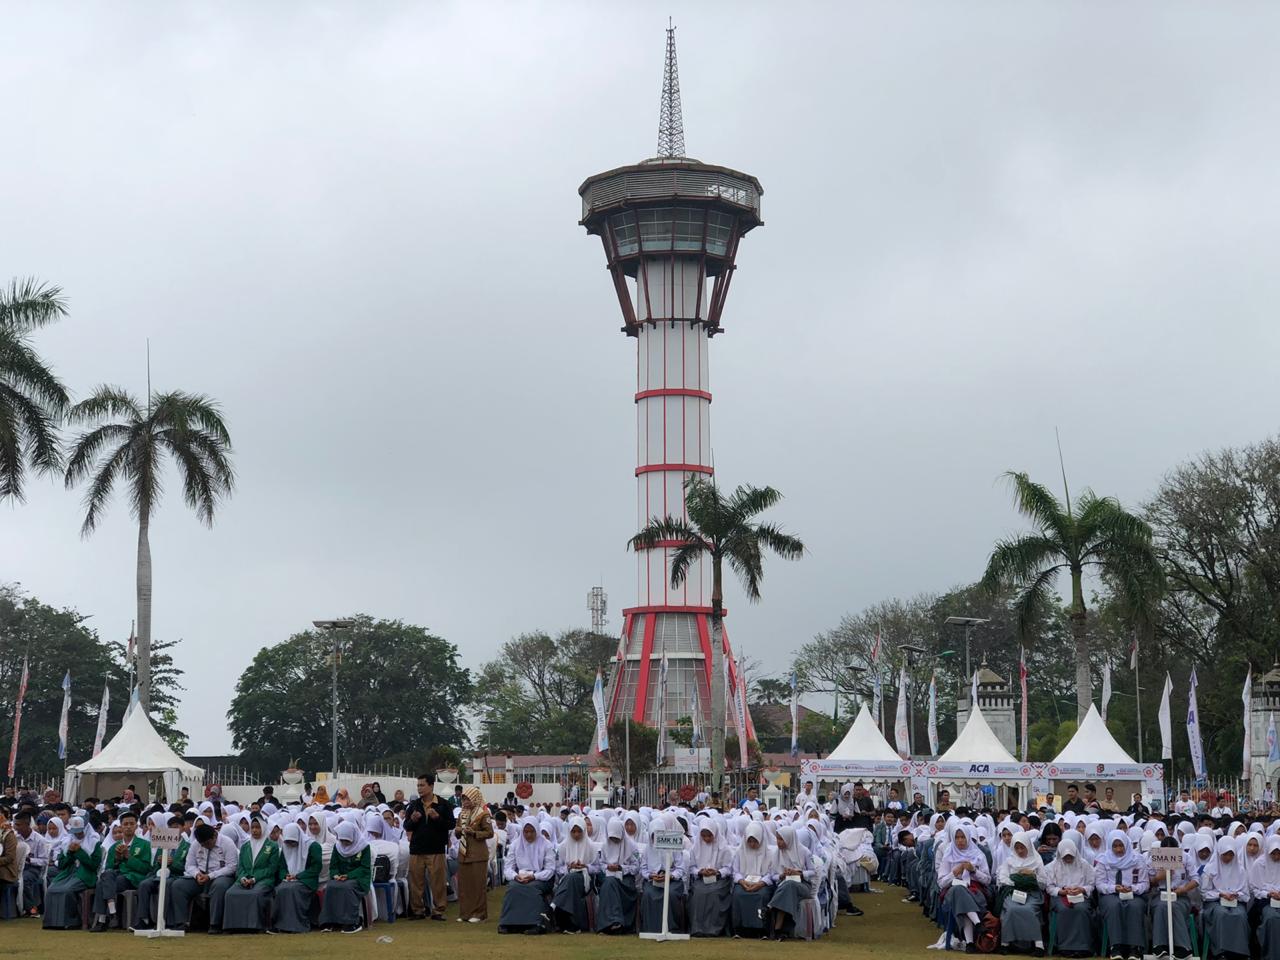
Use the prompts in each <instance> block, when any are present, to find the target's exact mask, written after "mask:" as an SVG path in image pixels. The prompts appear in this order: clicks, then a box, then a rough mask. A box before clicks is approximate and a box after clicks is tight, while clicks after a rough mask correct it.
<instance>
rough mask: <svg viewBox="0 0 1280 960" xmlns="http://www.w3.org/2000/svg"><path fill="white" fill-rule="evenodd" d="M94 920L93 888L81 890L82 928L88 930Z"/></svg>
mask: <svg viewBox="0 0 1280 960" xmlns="http://www.w3.org/2000/svg"><path fill="white" fill-rule="evenodd" d="M92 920H93V890H92V889H90V890H81V891H80V929H81V930H88V929H89V924H90V923H91V921H92Z"/></svg>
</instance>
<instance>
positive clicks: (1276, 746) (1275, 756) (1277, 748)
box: [1267, 713, 1280, 763]
mask: <svg viewBox="0 0 1280 960" xmlns="http://www.w3.org/2000/svg"><path fill="white" fill-rule="evenodd" d="M1267 762H1268V763H1276V762H1280V740H1277V739H1276V715H1275V714H1274V713H1268V714H1267Z"/></svg>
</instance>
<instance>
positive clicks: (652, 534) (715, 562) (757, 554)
mask: <svg viewBox="0 0 1280 960" xmlns="http://www.w3.org/2000/svg"><path fill="white" fill-rule="evenodd" d="M781 499H782V494H781V493H779V492H778V491H777V490H775V489H773V487H753V486H749V485H746V484H744V485H742V486H740V487H738V488H737V489H736V490H734V491H733V493H731V494H729V495H728V496H726V495H724V494H722V493H721V492H720V488H719V487H717V486H716V485H715V483H714V482H712V481H709V480H704V479H702V478H701V477H698V476H696V475H691V476H690V477H689V479H688V480H687V481H686V482H685V490H684V505H685V514H686V516H687V517H688V519H685V518H683V517H672V516H667V517H653V518H651V519H650V520H649V523H648V524H647V525H646V526H645V527H644V529H643V530H641V531H640V532H639V533H637V534H636V535H635V536H634V537H632V538H631V540H630V541H629V542H628V545H629V546H630V547H631V549H632V550H636V551H639V550H655V549H658V548H659V546H660V545H663V544H667V543H670V542H675V543H677V544H679V546H676V547H674V548H671V549H672V550H673V553H672V557H671V585H672V586H673V587H676V588H679V587H680V586H682V585H683V584H684V581H685V578H686V577H687V576H688V575H689V572H690V570H693V569H694V565H695V563H696V562H697V561H700V560H701V559H702V558H703V557H706V558H709V559H710V561H711V656H712V661H713V662H712V664H711V723H710V724H709V725H708V726H709V728H710V732H711V737H710V741H711V783H712V787H713V789H715V790H719V789H720V788H721V786H722V784H723V781H724V752H725V740H724V737H725V731H724V715H725V689H724V668H723V657H724V628H723V619H724V564H726V563H727V564H728V565H729V569H730V570H732V571H733V572H734V573H735V574H737V576H738V580H739V582H740V583H741V584H742V588H743V590H744V591H745V592H746V594H747V599H748V600H750V601H751V602H752V603H757V602H759V600H760V582H761V581H762V580H763V579H764V550H772V551H773V552H774V553H776V554H777V555H778V556H780V557H782V558H784V559H786V560H798V559H800V557H801V556H803V555H804V544H803V543H801V542H800V540H799V539H798V538H796V537H794V536H791V535H790V534H788V533H784V532H783V531H782V529H781V528H780V527H778V526H777V525H776V524H772V523H758V522H756V520H755V518H756V517H758V516H759V515H760V514H762V513H764V511H766V510H768V509H769V508H770V507H772V506H774V505H775V504H776V503H778V501H780V500H781ZM662 549H667V547H666V546H662Z"/></svg>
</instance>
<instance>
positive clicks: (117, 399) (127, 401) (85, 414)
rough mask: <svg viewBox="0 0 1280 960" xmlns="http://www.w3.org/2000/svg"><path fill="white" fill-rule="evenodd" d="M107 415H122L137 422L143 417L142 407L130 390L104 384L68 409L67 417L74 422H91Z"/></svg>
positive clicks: (130, 420)
mask: <svg viewBox="0 0 1280 960" xmlns="http://www.w3.org/2000/svg"><path fill="white" fill-rule="evenodd" d="M107 417H121V418H123V419H125V420H128V421H129V422H131V423H136V422H138V421H140V420H141V419H142V409H141V408H140V407H139V406H138V401H137V400H136V399H135V398H134V396H133V395H132V394H131V393H129V391H127V390H125V389H124V388H122V387H113V386H109V385H107V384H102V385H100V386H98V387H95V388H94V391H93V393H92V394H90V395H89V396H87V397H85V398H84V399H83V400H81V401H80V402H79V403H77V404H76V405H75V406H73V407H72V408H71V409H70V410H68V411H67V419H68V420H69V421H71V422H72V423H89V422H92V421H96V420H102V419H105V418H107Z"/></svg>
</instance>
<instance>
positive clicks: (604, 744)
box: [102, 670, 609, 753]
mask: <svg viewBox="0 0 1280 960" xmlns="http://www.w3.org/2000/svg"><path fill="white" fill-rule="evenodd" d="M106 695H107V694H106V692H105V691H104V692H103V694H102V696H103V698H104V699H103V703H104V704H105V703H106V699H105V698H106ZM591 703H592V704H593V705H594V706H595V708H596V749H597V750H599V751H600V752H601V753H604V752H606V751H607V750H608V749H609V721H608V717H607V716H606V714H605V712H604V678H603V677H601V675H600V671H599V670H597V671H596V685H595V687H593V688H592V690H591Z"/></svg>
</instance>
